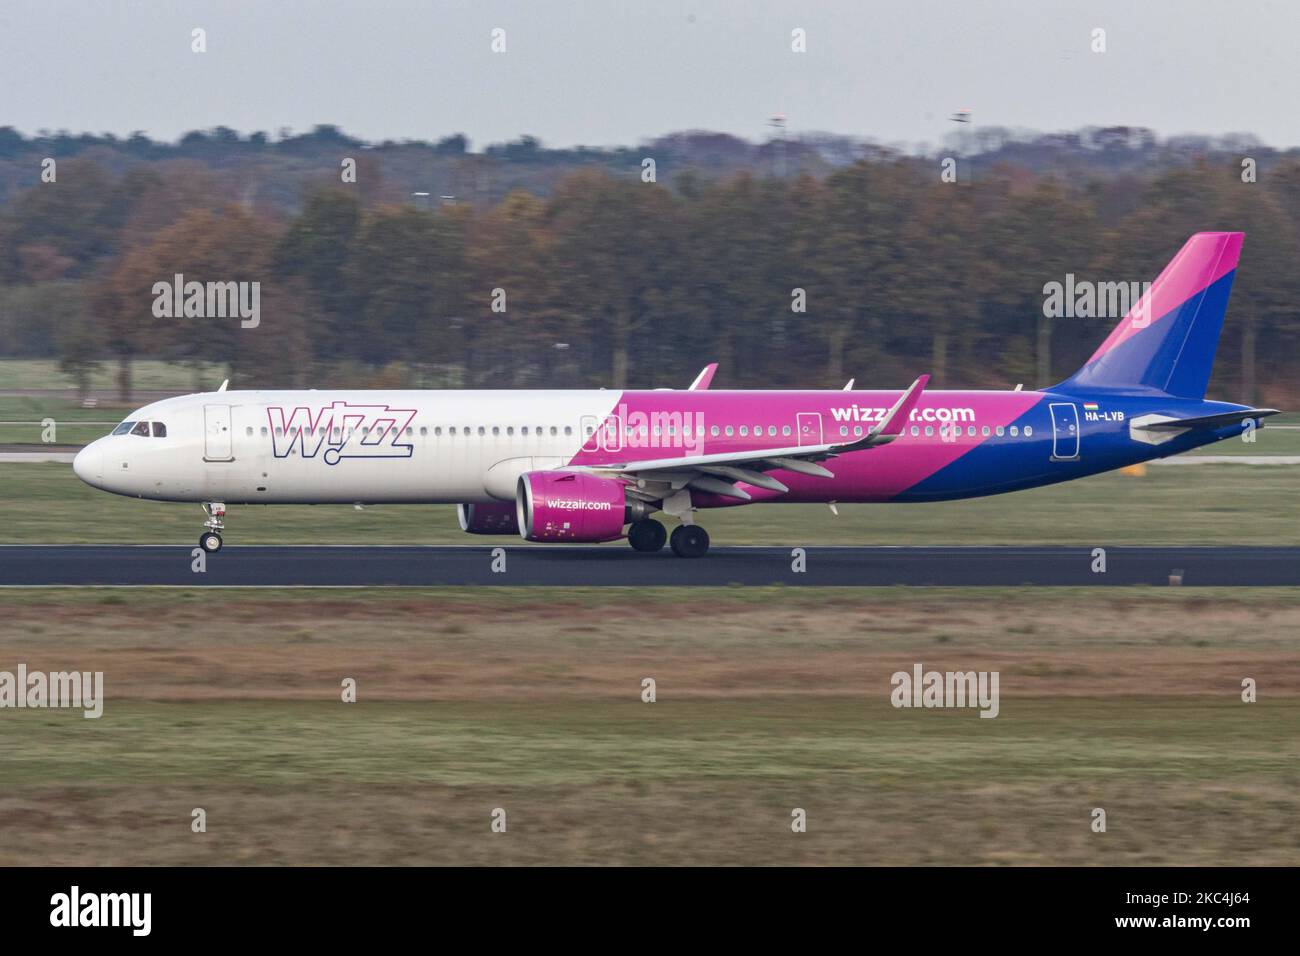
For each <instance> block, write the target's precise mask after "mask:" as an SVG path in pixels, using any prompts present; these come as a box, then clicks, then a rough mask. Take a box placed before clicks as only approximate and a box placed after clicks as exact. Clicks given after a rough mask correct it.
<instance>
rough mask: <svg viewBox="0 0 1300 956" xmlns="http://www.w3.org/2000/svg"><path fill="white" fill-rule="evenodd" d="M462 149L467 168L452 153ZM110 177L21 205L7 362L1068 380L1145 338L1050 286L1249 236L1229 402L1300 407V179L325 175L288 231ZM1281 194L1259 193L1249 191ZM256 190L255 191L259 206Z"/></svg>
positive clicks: (135, 169) (508, 375) (1287, 164)
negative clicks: (394, 179) (1112, 347)
mask: <svg viewBox="0 0 1300 956" xmlns="http://www.w3.org/2000/svg"><path fill="white" fill-rule="evenodd" d="M447 148H448V149H451V150H455V149H460V148H461V147H460V146H459V145H456V144H453V145H452V146H449V147H447ZM91 153H93V151H91V152H88V153H86V154H83V155H79V156H76V157H73V158H69V159H65V160H63V161H61V162H59V164H58V176H57V181H56V182H53V183H33V184H31V185H29V186H27V187H26V188H24V189H21V190H18V191H16V192H14V193H13V194H12V195H11V197H10V199H9V201H8V202H7V203H6V204H5V205H4V206H3V207H0V354H6V355H10V356H58V357H59V358H60V360H61V362H62V364H63V368H64V369H65V370H66V371H67V372H68V373H69V374H71V375H73V376H74V377H76V376H81V377H82V378H83V380H84V377H85V374H86V373H87V371H88V370H90V369H93V368H95V367H97V366H98V365H99V364H102V363H113V365H114V366H115V367H116V369H117V372H118V384H119V389H120V390H121V391H122V393H123V395H124V396H127V395H129V393H130V391H131V387H132V379H131V368H132V363H133V362H134V361H135V360H137V359H142V358H151V359H165V360H169V361H176V362H190V363H203V362H223V363H227V364H228V365H229V367H230V368H231V370H232V382H231V387H277V386H280V387H289V386H304V385H312V386H316V387H328V386H338V385H386V386H401V385H408V386H428V387H434V386H462V387H530V386H546V387H559V386H565V387H581V386H604V385H607V386H611V387H621V386H639V387H663V386H672V387H682V386H684V385H685V384H686V383H688V382H689V381H690V379H691V378H692V377H693V376H694V374H695V373H696V372H697V371H698V369H699V368H700V367H701V366H702V365H704V364H705V363H706V362H709V361H717V362H719V363H721V368H720V371H719V378H718V379H717V386H718V387H746V388H754V387H770V388H796V387H819V388H837V387H840V386H842V385H843V384H844V382H845V381H846V380H847V379H848V378H854V379H856V382H857V384H858V386H859V387H863V388H870V387H895V386H901V385H903V384H906V382H907V381H910V380H911V379H912V378H913V377H915V375H916V374H918V373H920V372H923V371H928V372H930V373H931V374H932V375H933V376H934V380H935V387H940V388H942V387H1014V385H1016V384H1017V383H1021V382H1023V383H1024V384H1025V385H1026V387H1030V386H1037V385H1046V384H1051V383H1052V382H1054V381H1058V380H1060V379H1061V378H1064V377H1065V376H1066V375H1068V374H1069V373H1070V372H1072V371H1073V370H1074V368H1075V367H1077V366H1078V365H1079V364H1080V363H1081V362H1082V361H1083V360H1085V359H1086V358H1087V357H1088V355H1089V354H1091V351H1092V350H1093V348H1095V347H1096V345H1097V344H1098V343H1099V342H1100V341H1101V340H1102V339H1103V338H1104V337H1105V335H1106V334H1107V333H1108V331H1109V329H1110V328H1111V326H1112V325H1113V324H1114V322H1115V321H1116V319H1117V317H1115V316H1109V317H1101V318H1098V317H1076V318H1050V317H1048V316H1047V315H1045V314H1044V300H1045V298H1046V295H1045V286H1046V285H1047V284H1049V283H1060V282H1063V281H1064V280H1065V278H1066V276H1067V275H1072V276H1074V277H1075V278H1076V279H1078V280H1086V281H1092V282H1098V283H1100V282H1125V283H1128V282H1140V281H1149V280H1151V279H1154V278H1155V276H1156V274H1157V273H1158V271H1159V270H1160V268H1161V267H1163V265H1164V264H1165V263H1166V262H1167V261H1168V260H1169V258H1170V257H1172V255H1173V254H1174V253H1175V252H1176V251H1177V250H1178V248H1179V247H1180V246H1181V245H1182V243H1183V242H1184V241H1185V240H1186V238H1187V237H1188V236H1189V235H1190V234H1192V233H1193V232H1198V231H1203V230H1219V229H1223V230H1242V231H1245V232H1246V233H1247V240H1246V245H1245V249H1244V252H1243V258H1242V263H1241V267H1240V270H1239V273H1238V277H1237V280H1236V284H1235V287H1234V291H1233V298H1232V302H1231V304H1230V308H1229V315H1228V321H1227V324H1226V325H1225V330H1224V341H1223V343H1222V345H1221V348H1220V353H1219V361H1218V364H1217V366H1216V375H1215V380H1214V383H1213V385H1212V391H1213V392H1214V393H1215V394H1218V395H1219V396H1220V397H1223V398H1230V399H1233V400H1240V401H1247V402H1252V401H1265V400H1267V401H1271V402H1275V403H1279V404H1284V403H1285V400H1286V398H1287V397H1288V396H1290V395H1292V394H1294V393H1295V392H1297V391H1298V389H1297V385H1298V384H1300V382H1298V381H1297V374H1298V373H1297V371H1296V369H1295V363H1294V362H1293V361H1292V360H1291V357H1292V356H1294V355H1295V354H1296V344H1297V335H1298V334H1300V307H1298V306H1297V301H1300V300H1298V299H1297V292H1298V291H1300V290H1298V289H1297V288H1296V286H1297V284H1298V283H1300V275H1298V274H1297V270H1296V268H1295V263H1296V261H1297V258H1298V257H1297V253H1300V245H1298V242H1297V222H1300V160H1297V159H1295V158H1293V157H1289V156H1288V157H1283V158H1281V159H1280V160H1278V161H1277V162H1274V163H1273V164H1272V165H1271V166H1269V167H1267V168H1266V169H1261V170H1260V171H1259V172H1258V174H1257V175H1256V176H1254V177H1251V176H1243V169H1242V166H1241V164H1240V162H1239V161H1238V160H1237V159H1236V158H1227V157H1224V156H1218V155H1210V156H1206V157H1205V158H1203V159H1201V160H1199V161H1194V162H1190V163H1184V164H1180V165H1176V166H1172V167H1165V168H1161V169H1158V170H1155V171H1152V172H1150V173H1148V174H1139V173H1135V172H1134V171H1133V170H1132V169H1131V168H1128V167H1125V168H1124V169H1122V170H1120V171H1113V172H1112V171H1105V170H1102V171H1097V170H1091V171H1089V170H1082V171H1081V170H1071V171H1070V173H1069V174H1061V173H1058V172H1053V171H1051V170H1035V169H1029V168H1026V167H1024V166H1019V165H1016V164H1014V163H1011V162H1005V161H999V162H994V161H992V160H990V161H989V162H986V163H982V164H981V167H980V170H979V175H978V176H977V177H975V178H974V179H973V180H967V179H963V178H962V175H961V164H960V162H959V163H958V166H957V170H958V175H957V181H956V182H952V181H947V180H948V179H950V177H946V176H944V174H943V173H944V166H943V165H942V164H941V162H940V161H939V159H938V158H936V157H918V156H898V155H889V154H880V155H873V156H869V157H866V158H862V159H859V160H857V161H856V162H854V163H852V164H850V165H845V166H840V167H838V168H835V169H833V170H831V171H829V172H825V171H823V173H824V174H814V173H812V172H808V171H803V172H800V173H797V174H795V175H789V176H785V177H777V176H773V175H767V174H765V173H764V172H759V171H741V172H738V173H729V174H727V175H710V174H708V173H707V172H701V171H698V170H693V169H687V170H676V171H674V175H673V176H672V177H671V181H670V182H657V181H646V178H647V177H646V176H645V174H644V170H643V167H642V166H641V165H640V164H639V163H637V164H631V165H630V168H629V167H624V168H623V169H622V170H619V169H610V168H608V167H607V166H604V165H602V166H599V167H595V168H579V169H576V170H575V171H572V172H570V173H568V174H567V175H565V176H563V177H562V178H560V179H559V180H558V181H557V182H555V183H554V184H552V185H549V186H548V187H547V189H546V190H545V194H538V193H537V192H533V191H529V190H526V189H522V188H520V189H514V190H513V191H511V192H509V193H508V194H506V195H504V196H502V197H500V198H499V199H496V200H494V201H490V202H475V201H465V200H464V199H462V198H460V197H456V198H454V199H453V198H447V199H444V198H442V197H440V196H438V195H429V196H411V197H409V198H408V200H407V201H394V200H393V199H392V198H391V195H385V194H384V192H383V191H382V190H379V189H377V188H375V187H376V182H375V180H377V179H382V176H383V170H382V167H380V166H376V165H374V164H368V163H367V161H366V158H365V157H364V156H363V157H361V159H360V160H359V161H358V163H357V165H356V167H355V170H356V176H355V182H353V181H348V182H345V181H343V177H340V175H339V173H338V170H337V169H334V170H325V169H323V170H321V171H320V172H319V174H318V175H317V176H316V177H315V178H314V179H313V181H312V182H311V184H310V185H309V186H308V187H307V188H306V189H304V190H303V192H302V194H301V196H300V197H299V198H298V200H297V202H296V203H295V204H294V205H293V206H292V207H289V208H285V207H282V206H279V205H275V204H267V203H263V202H259V201H258V200H257V199H256V198H250V197H249V196H247V195H244V194H241V192H240V190H239V189H238V188H234V189H232V188H231V184H230V183H229V182H226V181H224V180H221V179H220V177H219V174H217V173H215V172H214V171H213V170H212V169H211V167H209V166H207V165H205V164H202V163H187V162H178V161H169V162H167V163H165V164H154V163H145V162H142V163H137V164H134V165H128V166H127V167H125V168H124V169H122V170H120V171H118V170H114V169H112V168H107V167H105V166H104V165H102V164H100V163H99V162H97V161H96V160H95V158H94V157H93V155H92V154H91ZM1252 179H1253V180H1254V181H1250V180H1252ZM236 186H237V184H236ZM177 275H181V276H183V277H184V279H185V280H187V281H197V282H256V283H259V285H260V310H261V315H260V321H259V322H258V324H257V326H256V327H255V328H245V327H243V326H241V323H240V322H239V321H238V319H234V318H229V317H227V318H214V317H211V316H189V317H186V316H184V315H181V316H179V317H178V316H158V315H156V314H154V313H155V311H156V310H155V309H154V308H153V306H154V303H155V300H156V298H157V293H156V291H155V287H156V286H157V284H158V283H160V282H163V283H171V282H172V281H173V277H174V276H177Z"/></svg>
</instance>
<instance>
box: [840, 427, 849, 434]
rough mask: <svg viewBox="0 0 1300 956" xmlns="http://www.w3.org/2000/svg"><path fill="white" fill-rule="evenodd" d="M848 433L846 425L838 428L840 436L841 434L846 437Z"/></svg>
mask: <svg viewBox="0 0 1300 956" xmlns="http://www.w3.org/2000/svg"><path fill="white" fill-rule="evenodd" d="M848 433H849V426H848V425H841V426H840V434H841V435H847V434H848Z"/></svg>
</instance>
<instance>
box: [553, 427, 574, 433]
mask: <svg viewBox="0 0 1300 956" xmlns="http://www.w3.org/2000/svg"><path fill="white" fill-rule="evenodd" d="M551 431H555V429H554V428H552V429H551ZM564 434H566V435H572V434H573V426H572V425H565V426H564Z"/></svg>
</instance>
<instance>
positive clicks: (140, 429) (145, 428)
mask: <svg viewBox="0 0 1300 956" xmlns="http://www.w3.org/2000/svg"><path fill="white" fill-rule="evenodd" d="M131 434H132V435H143V436H144V437H145V438H148V437H149V423H148V422H136V423H135V428H132V429H131Z"/></svg>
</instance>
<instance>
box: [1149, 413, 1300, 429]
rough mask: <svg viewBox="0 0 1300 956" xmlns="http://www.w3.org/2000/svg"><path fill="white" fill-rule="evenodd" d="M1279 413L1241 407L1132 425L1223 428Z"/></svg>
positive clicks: (1160, 427) (1172, 427)
mask: <svg viewBox="0 0 1300 956" xmlns="http://www.w3.org/2000/svg"><path fill="white" fill-rule="evenodd" d="M1277 414H1279V412H1278V410H1277V409H1276V408H1243V409H1241V410H1240V411H1236V412H1223V413H1222V414H1220V415H1202V416H1201V417H1200V418H1170V419H1167V420H1165V421H1161V422H1148V423H1147V424H1145V425H1134V426H1133V427H1134V428H1140V429H1142V430H1143V431H1149V432H1163V431H1174V430H1181V429H1184V428H1223V427H1224V426H1225V425H1236V424H1237V423H1238V422H1244V421H1246V420H1247V419H1250V418H1264V417H1265V416H1267V415H1277Z"/></svg>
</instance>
